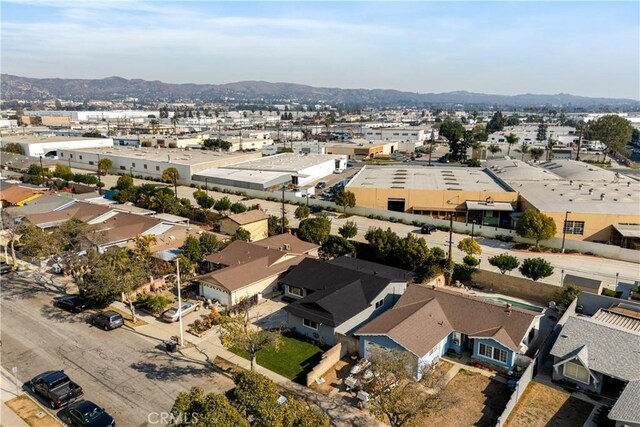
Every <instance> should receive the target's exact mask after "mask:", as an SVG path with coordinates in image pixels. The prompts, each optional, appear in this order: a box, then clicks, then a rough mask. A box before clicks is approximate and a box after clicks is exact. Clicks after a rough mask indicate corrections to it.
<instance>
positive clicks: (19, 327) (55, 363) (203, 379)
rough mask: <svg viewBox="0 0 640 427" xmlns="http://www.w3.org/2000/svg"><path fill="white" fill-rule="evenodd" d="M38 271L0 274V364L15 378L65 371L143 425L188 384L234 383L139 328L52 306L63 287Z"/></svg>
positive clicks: (222, 387) (124, 419) (127, 420)
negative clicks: (95, 321) (110, 325)
mask: <svg viewBox="0 0 640 427" xmlns="http://www.w3.org/2000/svg"><path fill="white" fill-rule="evenodd" d="M39 275H40V274H39V273H37V272H35V271H31V272H21V273H12V275H11V276H4V277H3V280H2V297H1V299H0V306H1V308H2V315H1V319H2V335H1V339H2V366H3V367H4V368H5V369H7V370H9V371H10V370H11V368H12V367H14V366H16V367H17V368H18V375H17V376H18V379H19V380H20V381H27V380H29V379H30V378H32V377H33V376H35V375H37V374H39V373H41V372H43V371H46V370H51V369H64V370H65V372H67V373H68V374H69V376H70V377H71V378H72V379H73V380H75V381H76V382H78V383H79V384H80V385H81V386H82V387H83V388H84V390H85V398H86V399H89V400H94V401H95V402H96V403H98V404H100V405H102V406H104V407H105V408H106V409H107V410H108V411H109V412H110V413H111V414H112V415H113V416H114V417H115V418H116V420H117V422H118V424H120V425H125V426H140V425H147V424H148V415H149V414H150V413H152V412H162V411H169V410H170V409H171V405H172V404H173V401H174V399H175V397H176V396H177V395H178V393H180V392H181V391H185V390H187V389H188V388H190V387H191V386H194V385H198V386H202V387H204V388H205V390H208V391H217V392H224V391H226V390H229V389H230V388H231V387H232V386H233V383H232V381H231V380H230V379H228V378H227V377H224V376H222V375H219V374H216V373H214V372H213V371H212V370H211V368H209V367H208V365H207V364H206V363H203V362H202V361H199V360H196V359H189V358H185V357H183V356H173V355H169V354H167V353H166V352H164V351H163V350H161V349H160V348H159V344H160V343H161V340H159V339H157V338H154V337H152V336H150V335H146V334H145V327H141V328H139V329H138V330H136V331H133V330H131V329H129V328H127V327H123V328H120V329H117V330H114V331H110V332H105V331H102V330H99V329H95V328H93V327H91V325H90V324H88V323H87V322H86V318H87V317H88V314H69V313H66V312H64V311H61V310H59V309H57V308H54V307H52V306H51V300H52V298H53V297H56V296H59V295H61V293H62V292H64V287H62V286H60V285H59V284H57V283H56V282H55V281H51V276H48V275H45V276H44V280H38V279H37V277H38V276H39ZM54 280H57V279H54ZM38 282H40V283H38Z"/></svg>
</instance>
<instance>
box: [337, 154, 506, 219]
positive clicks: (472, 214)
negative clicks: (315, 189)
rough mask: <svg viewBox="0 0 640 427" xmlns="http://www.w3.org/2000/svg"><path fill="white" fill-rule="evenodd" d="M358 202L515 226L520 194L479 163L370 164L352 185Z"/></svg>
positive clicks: (385, 207)
mask: <svg viewBox="0 0 640 427" xmlns="http://www.w3.org/2000/svg"><path fill="white" fill-rule="evenodd" d="M346 190H348V191H351V192H352V193H354V194H355V196H356V205H357V206H361V207H368V208H373V209H381V210H389V211H396V212H407V213H415V214H422V215H429V216H431V217H433V218H448V216H449V214H451V213H453V214H454V220H456V221H465V222H468V221H471V220H476V221H477V222H478V223H482V224H486V225H494V226H503V227H509V226H510V225H511V213H512V212H513V211H514V210H515V202H516V201H517V199H518V194H517V193H516V192H515V191H511V190H507V189H505V188H504V187H503V186H501V185H500V184H498V182H496V180H494V179H493V178H492V177H491V176H490V175H488V174H487V173H485V172H484V171H483V170H481V169H479V168H460V167H426V166H404V165H402V166H397V165H396V166H365V167H364V168H362V170H361V171H360V172H358V173H357V174H356V175H355V176H354V178H353V179H352V180H351V182H350V183H349V184H348V185H347V186H346Z"/></svg>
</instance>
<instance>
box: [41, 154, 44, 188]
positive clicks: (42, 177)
mask: <svg viewBox="0 0 640 427" xmlns="http://www.w3.org/2000/svg"><path fill="white" fill-rule="evenodd" d="M40 178H41V179H42V185H44V168H43V167H42V156H40Z"/></svg>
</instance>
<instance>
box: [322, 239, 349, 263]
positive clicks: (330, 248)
mask: <svg viewBox="0 0 640 427" xmlns="http://www.w3.org/2000/svg"><path fill="white" fill-rule="evenodd" d="M355 251H356V248H355V246H353V243H351V242H350V241H348V240H347V239H345V238H344V237H340V236H329V237H328V238H327V241H326V242H324V243H323V244H322V247H321V248H320V256H321V258H322V259H332V258H335V257H339V256H342V255H349V254H354V253H355Z"/></svg>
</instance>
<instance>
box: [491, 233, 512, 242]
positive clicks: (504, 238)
mask: <svg viewBox="0 0 640 427" xmlns="http://www.w3.org/2000/svg"><path fill="white" fill-rule="evenodd" d="M495 239H496V240H500V241H501V242H513V236H510V235H508V234H498V235H497V236H496V237H495Z"/></svg>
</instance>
